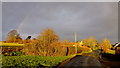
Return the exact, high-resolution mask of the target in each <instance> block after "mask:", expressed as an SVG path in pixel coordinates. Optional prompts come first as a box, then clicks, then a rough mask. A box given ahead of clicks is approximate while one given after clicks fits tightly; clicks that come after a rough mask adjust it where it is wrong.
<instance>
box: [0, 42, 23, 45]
mask: <svg viewBox="0 0 120 68" xmlns="http://www.w3.org/2000/svg"><path fill="white" fill-rule="evenodd" d="M0 46H24V44H18V43H4V42H0Z"/></svg>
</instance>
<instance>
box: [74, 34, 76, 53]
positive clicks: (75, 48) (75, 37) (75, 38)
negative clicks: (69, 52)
mask: <svg viewBox="0 0 120 68" xmlns="http://www.w3.org/2000/svg"><path fill="white" fill-rule="evenodd" d="M74 40H75V53H76V54H77V44H76V42H77V36H76V32H75V35H74Z"/></svg>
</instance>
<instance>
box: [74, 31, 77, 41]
mask: <svg viewBox="0 0 120 68" xmlns="http://www.w3.org/2000/svg"><path fill="white" fill-rule="evenodd" d="M74 41H75V43H76V42H77V36H76V32H75V35H74Z"/></svg>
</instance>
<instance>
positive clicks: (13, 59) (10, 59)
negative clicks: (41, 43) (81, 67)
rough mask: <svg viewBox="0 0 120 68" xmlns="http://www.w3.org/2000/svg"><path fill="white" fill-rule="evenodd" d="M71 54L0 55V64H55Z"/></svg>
mask: <svg viewBox="0 0 120 68" xmlns="http://www.w3.org/2000/svg"><path fill="white" fill-rule="evenodd" d="M72 56H73V55H72ZM72 56H56V57H55V56H2V66H56V65H58V64H59V63H61V62H63V61H64V60H66V59H68V58H70V57H72Z"/></svg>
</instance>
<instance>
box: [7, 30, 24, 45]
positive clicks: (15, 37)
mask: <svg viewBox="0 0 120 68" xmlns="http://www.w3.org/2000/svg"><path fill="white" fill-rule="evenodd" d="M6 42H9V43H16V42H17V43H22V38H21V37H20V35H19V33H18V32H17V30H12V31H10V32H9V33H8V36H7V39H6Z"/></svg>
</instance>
